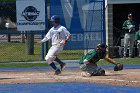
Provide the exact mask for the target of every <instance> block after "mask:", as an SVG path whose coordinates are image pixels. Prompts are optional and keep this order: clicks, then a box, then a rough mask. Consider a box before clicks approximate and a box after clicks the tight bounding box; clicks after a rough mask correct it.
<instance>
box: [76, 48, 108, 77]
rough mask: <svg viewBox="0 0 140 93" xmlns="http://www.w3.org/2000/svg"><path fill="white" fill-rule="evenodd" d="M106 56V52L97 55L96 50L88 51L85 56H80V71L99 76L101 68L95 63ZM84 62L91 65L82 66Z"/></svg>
mask: <svg viewBox="0 0 140 93" xmlns="http://www.w3.org/2000/svg"><path fill="white" fill-rule="evenodd" d="M105 56H106V52H103V53H100V54H99V53H97V51H96V50H93V51H90V52H88V53H87V54H86V55H84V56H82V57H81V59H80V62H79V64H80V69H81V70H82V71H84V72H88V73H90V74H93V75H96V74H100V73H101V72H100V71H101V70H103V69H102V68H100V67H98V66H97V64H96V63H97V62H98V61H99V60H100V59H101V58H105ZM85 62H91V63H93V64H84V63H85Z"/></svg>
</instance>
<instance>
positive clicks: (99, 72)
mask: <svg viewBox="0 0 140 93" xmlns="http://www.w3.org/2000/svg"><path fill="white" fill-rule="evenodd" d="M92 75H93V76H104V75H105V70H104V69H102V68H97V69H96V71H94V72H93V73H92Z"/></svg>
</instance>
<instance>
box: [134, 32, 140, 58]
mask: <svg viewBox="0 0 140 93" xmlns="http://www.w3.org/2000/svg"><path fill="white" fill-rule="evenodd" d="M135 40H136V41H137V47H138V51H139V57H140V30H139V31H138V32H137V33H136V35H135Z"/></svg>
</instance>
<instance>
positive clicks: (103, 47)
mask: <svg viewBox="0 0 140 93" xmlns="http://www.w3.org/2000/svg"><path fill="white" fill-rule="evenodd" d="M106 48H107V45H105V44H98V45H97V48H96V50H97V51H98V54H99V56H100V58H104V57H105V56H106Z"/></svg>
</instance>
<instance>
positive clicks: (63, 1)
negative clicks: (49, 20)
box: [50, 0, 106, 50]
mask: <svg viewBox="0 0 140 93" xmlns="http://www.w3.org/2000/svg"><path fill="white" fill-rule="evenodd" d="M52 15H58V16H60V19H61V21H60V23H61V25H63V26H65V27H66V28H67V29H68V30H69V31H70V33H71V35H72V38H71V40H70V41H69V42H68V43H67V45H66V46H65V47H64V49H68V50H77V49H93V48H96V46H97V45H98V44H99V43H106V41H105V40H106V35H105V0H50V16H52Z"/></svg>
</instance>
